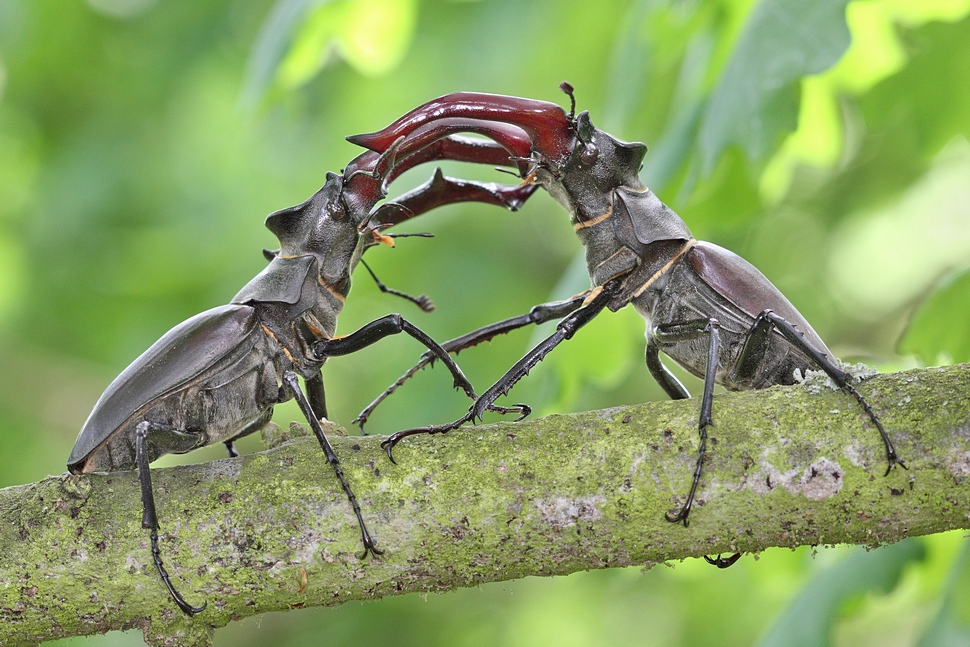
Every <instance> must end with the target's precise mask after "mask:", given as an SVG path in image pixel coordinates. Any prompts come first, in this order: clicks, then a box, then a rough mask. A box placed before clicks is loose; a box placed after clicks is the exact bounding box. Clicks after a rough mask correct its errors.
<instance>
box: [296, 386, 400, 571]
mask: <svg viewBox="0 0 970 647" xmlns="http://www.w3.org/2000/svg"><path fill="white" fill-rule="evenodd" d="M310 381H311V382H316V378H315V377H313V378H310ZM283 383H284V384H286V386H287V387H288V388H289V389H290V392H292V393H293V397H294V398H296V403H297V405H298V406H299V407H300V411H302V412H303V415H304V417H306V420H307V422H308V423H310V428H311V429H313V433H314V435H315V436H316V437H317V441H319V443H320V447H321V448H323V453H324V455H325V456H326V457H327V462H328V463H330V466H331V467H332V468H333V471H334V472H335V473H336V474H337V479H338V480H339V481H340V486H341V487H342V488H343V489H344V493H345V494H346V495H347V500H348V501H350V507H351V508H353V509H354V515H355V516H356V517H357V525H358V526H360V534H361V538H362V539H363V542H364V553H363V554H362V555H361V556H360V558H361V559H364V558H365V557H367V553H373V554H375V555H381V554H382V553H383V552H384V551H382V550H380V549H378V548H377V542H375V541H374V540H373V538H371V536H370V533H369V532H368V531H367V526H366V525H365V524H364V516H363V514H362V513H361V511H360V505H359V504H358V503H357V497H355V496H354V492H353V490H351V489H350V483H348V482H347V478H346V477H345V476H344V472H343V470H342V469H340V461H339V460H338V459H337V454H336V452H334V451H333V446H332V445H331V444H330V441H329V440H327V436H326V434H324V433H323V427H321V426H320V421H319V420H318V419H317V415H316V411H314V409H313V406H312V405H311V403H310V400H309V399H308V398H307V397H306V396H305V395H303V390H302V389H301V388H300V381H299V379H297V377H296V373H294V372H293V371H285V372H284V373H283ZM319 384H320V387H321V388H322V387H323V380H322V379H321V380H320V381H319Z"/></svg>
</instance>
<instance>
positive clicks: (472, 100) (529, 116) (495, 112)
mask: <svg viewBox="0 0 970 647" xmlns="http://www.w3.org/2000/svg"><path fill="white" fill-rule="evenodd" d="M446 118H460V119H465V120H478V121H496V122H501V123H507V124H514V125H515V126H518V127H519V128H521V129H522V130H524V131H525V132H526V133H527V134H528V135H529V138H530V140H531V141H532V146H533V148H534V149H535V150H536V151H537V152H539V153H540V154H542V155H543V156H544V157H545V158H547V159H549V160H550V161H553V162H558V161H560V160H562V159H564V158H565V157H566V156H567V155H569V153H570V152H571V151H572V148H573V139H574V137H575V134H574V132H573V120H572V119H571V118H570V116H569V115H567V114H566V111H565V110H563V109H562V108H561V107H559V106H558V105H556V104H555V103H550V102H548V101H538V100H535V99H524V98H521V97H511V96H505V95H499V94H485V93H480V92H455V93H452V94H446V95H444V96H441V97H438V98H437V99H433V100H431V101H429V102H427V103H425V104H423V105H420V106H418V107H417V108H415V109H414V110H411V111H410V112H408V113H407V114H405V115H404V116H402V117H401V118H399V119H397V120H396V121H394V122H393V123H391V124H390V125H389V126H387V127H386V128H384V129H383V130H379V131H377V132H373V133H367V134H363V135H353V136H351V137H348V138H347V140H348V141H350V142H352V143H354V144H357V145H359V146H363V147H364V148H369V149H371V150H374V151H386V150H387V149H388V148H390V147H391V146H392V145H393V144H394V142H395V141H397V139H398V138H399V137H401V136H407V135H409V134H411V133H412V132H414V131H415V130H416V129H418V128H420V127H421V126H423V125H425V124H427V123H429V122H435V121H439V120H442V119H446Z"/></svg>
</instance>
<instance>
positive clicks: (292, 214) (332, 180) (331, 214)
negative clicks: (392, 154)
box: [266, 173, 356, 256]
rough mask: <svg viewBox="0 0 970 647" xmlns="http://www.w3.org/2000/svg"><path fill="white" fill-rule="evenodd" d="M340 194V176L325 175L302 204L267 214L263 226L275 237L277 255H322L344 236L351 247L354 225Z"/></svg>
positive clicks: (342, 183)
mask: <svg viewBox="0 0 970 647" xmlns="http://www.w3.org/2000/svg"><path fill="white" fill-rule="evenodd" d="M343 194H344V179H343V177H342V176H340V175H338V174H336V173H327V181H326V183H324V185H323V186H322V187H320V189H319V190H318V191H317V192H316V193H314V194H313V195H312V196H310V197H309V198H308V199H307V200H306V201H305V202H303V203H302V204H298V205H296V206H294V207H289V208H287V209H281V210H280V211H277V212H275V213H272V214H270V215H269V216H268V217H267V218H266V227H267V228H268V229H269V230H270V231H271V232H273V233H274V234H275V235H276V237H277V238H279V240H280V255H281V256H298V255H301V254H307V253H326V252H328V251H329V250H331V249H333V248H334V246H335V245H336V244H337V243H338V240H339V239H345V238H348V235H349V241H348V242H350V243H351V248H353V245H354V244H355V243H354V240H353V239H354V237H355V236H356V226H355V223H354V222H352V218H349V217H348V214H347V206H346V204H345V203H344V200H343Z"/></svg>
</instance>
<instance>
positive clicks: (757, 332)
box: [735, 310, 907, 474]
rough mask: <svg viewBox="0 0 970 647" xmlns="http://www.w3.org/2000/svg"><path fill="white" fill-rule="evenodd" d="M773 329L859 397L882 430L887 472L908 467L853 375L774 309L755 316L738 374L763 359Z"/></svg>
mask: <svg viewBox="0 0 970 647" xmlns="http://www.w3.org/2000/svg"><path fill="white" fill-rule="evenodd" d="M772 329H774V330H777V331H778V332H779V333H781V334H782V335H783V336H784V337H785V339H786V340H788V342H789V343H790V344H791V345H792V346H794V347H795V348H797V349H798V350H800V351H802V352H803V353H805V354H806V355H808V356H809V357H810V358H812V360H813V361H814V362H815V364H816V365H817V366H818V367H819V368H820V369H822V370H823V371H824V372H825V374H826V375H828V376H829V377H830V378H832V381H833V382H835V384H836V385H837V386H838V387H839V388H840V389H842V390H843V391H845V392H846V393H848V394H849V395H851V396H852V397H853V398H855V399H856V401H857V402H858V403H859V404H860V405H861V406H862V408H863V410H864V411H865V412H866V414H867V415H868V416H869V419H870V420H872V423H873V424H874V425H876V429H878V430H879V436H880V437H881V438H882V442H883V445H884V446H885V448H886V459H887V460H888V461H889V466H888V467H887V468H886V474H889V472H890V471H892V469H893V466H895V465H899V466H900V467H902V468H903V469H907V468H906V464H905V463H904V462H903V461H902V459H900V458H899V455H898V454H897V453H896V448H895V447H893V443H892V440H891V439H890V438H889V434H888V433H886V430H885V429H884V428H883V426H882V422H881V421H880V420H879V416H877V415H876V412H875V411H873V410H872V406H870V405H869V402H868V401H866V399H865V398H864V397H862V394H861V393H859V392H858V391H857V390H856V389H855V387H854V386H852V376H851V375H849V374H848V373H846V372H845V371H843V370H842V369H840V368H839V367H838V366H836V365H835V363H834V362H832V360H830V359H829V358H828V355H826V354H825V353H820V352H819V351H818V350H816V349H815V348H813V347H812V346H811V345H809V344H808V343H807V342H806V341H805V338H804V336H803V335H802V333H801V332H800V331H799V330H798V329H797V328H795V327H794V326H793V325H792V324H791V323H789V322H788V321H787V320H786V319H784V318H783V317H780V316H779V315H777V314H775V313H774V312H772V311H771V310H765V311H764V312H762V313H761V314H759V315H758V317H757V318H756V319H755V322H754V325H752V326H751V329H750V330H749V331H748V335H747V338H746V339H745V342H744V348H743V349H742V350H741V355H740V356H739V358H738V367H737V369H735V371H736V373H737V374H738V375H739V376H742V377H744V376H747V375H750V374H751V373H752V372H753V371H755V370H756V369H757V367H758V365H759V364H760V362H761V359H762V357H763V356H764V354H765V352H767V350H768V343H769V341H770V336H771V331H772Z"/></svg>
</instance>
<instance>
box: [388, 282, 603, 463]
mask: <svg viewBox="0 0 970 647" xmlns="http://www.w3.org/2000/svg"><path fill="white" fill-rule="evenodd" d="M619 288H620V280H619V279H613V280H611V281H609V282H607V283H606V284H605V285H603V286H602V287H599V288H596V289H595V290H593V291H592V292H591V293H590V295H589V297H587V300H586V301H585V302H584V304H583V306H582V307H580V308H579V309H578V310H575V311H574V312H572V313H571V314H570V315H568V316H567V317H565V318H564V319H563V320H562V321H560V322H559V325H558V326H556V332H554V333H553V334H552V335H550V336H549V337H547V338H546V339H544V340H543V341H541V342H539V344H538V345H537V346H536V347H535V348H533V349H532V350H530V351H529V352H528V353H526V354H525V356H524V357H523V358H522V359H520V360H519V361H518V362H516V363H515V365H514V366H513V367H512V368H510V369H509V370H508V371H507V372H506V373H505V375H503V376H502V377H501V378H499V380H498V382H496V383H495V384H493V385H492V386H490V387H489V388H488V390H487V391H485V393H483V394H482V396H481V397H480V398H478V399H476V400H475V404H473V405H472V407H471V409H469V411H468V413H466V414H465V415H464V416H462V417H461V418H459V419H458V420H455V421H454V422H451V423H448V424H446V425H434V426H429V427H417V428H414V429H407V430H405V431H399V432H397V433H396V434H392V435H390V436H388V438H387V439H386V440H385V441H384V442H382V443H381V447H383V448H384V450H385V451H386V452H387V456H388V458H390V459H391V461H392V462H393V461H394V455H393V450H394V446H395V445H397V444H398V443H399V442H401V441H402V440H403V439H405V438H407V437H408V436H414V435H416V434H443V433H446V432H448V431H451V430H453V429H457V428H458V427H460V426H462V425H463V424H465V423H466V422H469V421H473V420H475V419H476V418H481V417H482V416H483V415H484V414H485V412H486V411H491V410H493V409H492V407H493V403H494V402H495V400H497V399H498V398H499V397H501V396H503V395H505V394H507V393H508V392H509V391H510V390H511V389H512V387H513V386H515V384H516V383H517V382H518V381H519V380H521V379H522V378H523V377H525V376H526V375H528V373H529V371H530V370H531V369H532V368H534V367H535V366H536V364H538V363H539V362H541V361H542V360H543V358H544V357H545V356H546V355H548V354H549V353H550V352H551V351H552V349H554V348H555V347H556V346H558V345H559V344H560V343H562V342H563V341H565V340H567V339H571V338H572V336H573V335H574V334H576V332H577V331H578V330H579V329H580V328H582V327H583V326H585V325H586V324H588V323H589V322H590V321H592V320H593V318H595V317H596V315H598V314H599V313H601V312H602V311H603V310H604V309H605V308H606V306H607V305H609V303H610V301H611V300H612V299H613V297H614V296H615V295H616V293H617V292H618V291H619ZM520 406H521V405H520Z"/></svg>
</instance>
